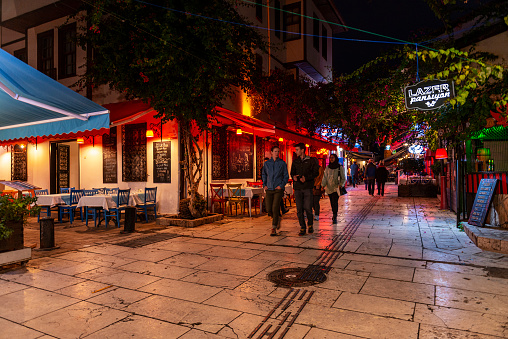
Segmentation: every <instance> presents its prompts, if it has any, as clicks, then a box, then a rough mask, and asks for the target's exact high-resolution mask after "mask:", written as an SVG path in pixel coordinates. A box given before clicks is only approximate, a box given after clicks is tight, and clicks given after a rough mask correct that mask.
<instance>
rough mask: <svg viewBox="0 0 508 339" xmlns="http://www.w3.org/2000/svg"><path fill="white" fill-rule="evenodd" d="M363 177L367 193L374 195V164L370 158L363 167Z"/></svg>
mask: <svg viewBox="0 0 508 339" xmlns="http://www.w3.org/2000/svg"><path fill="white" fill-rule="evenodd" d="M365 178H366V179H367V186H368V189H369V195H372V196H374V186H375V185H376V165H374V161H373V160H372V159H369V164H368V165H367V168H366V169H365Z"/></svg>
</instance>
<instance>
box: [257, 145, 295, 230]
mask: <svg viewBox="0 0 508 339" xmlns="http://www.w3.org/2000/svg"><path fill="white" fill-rule="evenodd" d="M279 152H280V149H279V147H278V146H273V147H272V149H271V154H272V157H271V158H270V159H269V160H267V161H265V163H264V165H263V169H262V171H261V176H262V179H263V187H264V188H265V192H266V195H265V206H266V211H267V212H268V215H269V216H271V217H272V233H271V234H270V235H271V236H276V235H277V230H278V229H280V223H281V218H282V217H281V215H280V202H281V200H282V194H284V188H285V187H286V184H287V182H288V180H289V174H288V167H287V165H286V162H285V161H284V160H282V159H281V158H279Z"/></svg>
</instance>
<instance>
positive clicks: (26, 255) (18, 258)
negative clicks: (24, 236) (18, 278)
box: [0, 247, 32, 266]
mask: <svg viewBox="0 0 508 339" xmlns="http://www.w3.org/2000/svg"><path fill="white" fill-rule="evenodd" d="M30 259H32V249H31V248H30V247H27V248H23V249H21V250H16V251H9V252H2V253H0V266H3V265H9V264H14V263H18V262H24V261H28V260H30Z"/></svg>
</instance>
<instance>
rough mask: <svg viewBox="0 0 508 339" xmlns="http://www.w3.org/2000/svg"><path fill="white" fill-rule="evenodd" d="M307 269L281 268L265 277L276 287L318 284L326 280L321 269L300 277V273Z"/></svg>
mask: <svg viewBox="0 0 508 339" xmlns="http://www.w3.org/2000/svg"><path fill="white" fill-rule="evenodd" d="M306 271H308V268H300V267H297V268H282V269H280V270H275V271H273V272H271V273H269V274H268V276H267V278H268V280H269V281H271V282H273V283H274V284H275V285H276V286H277V287H304V286H312V285H316V284H320V283H323V282H325V281H326V274H325V273H324V272H323V271H321V270H316V272H314V273H315V274H313V275H312V276H309V275H307V277H305V278H303V279H302V275H303V274H304V273H305V272H306Z"/></svg>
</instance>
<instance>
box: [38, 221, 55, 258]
mask: <svg viewBox="0 0 508 339" xmlns="http://www.w3.org/2000/svg"><path fill="white" fill-rule="evenodd" d="M39 226H40V230H41V247H40V249H41V250H44V249H54V248H55V219H54V218H50V217H46V218H40V221H39Z"/></svg>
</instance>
